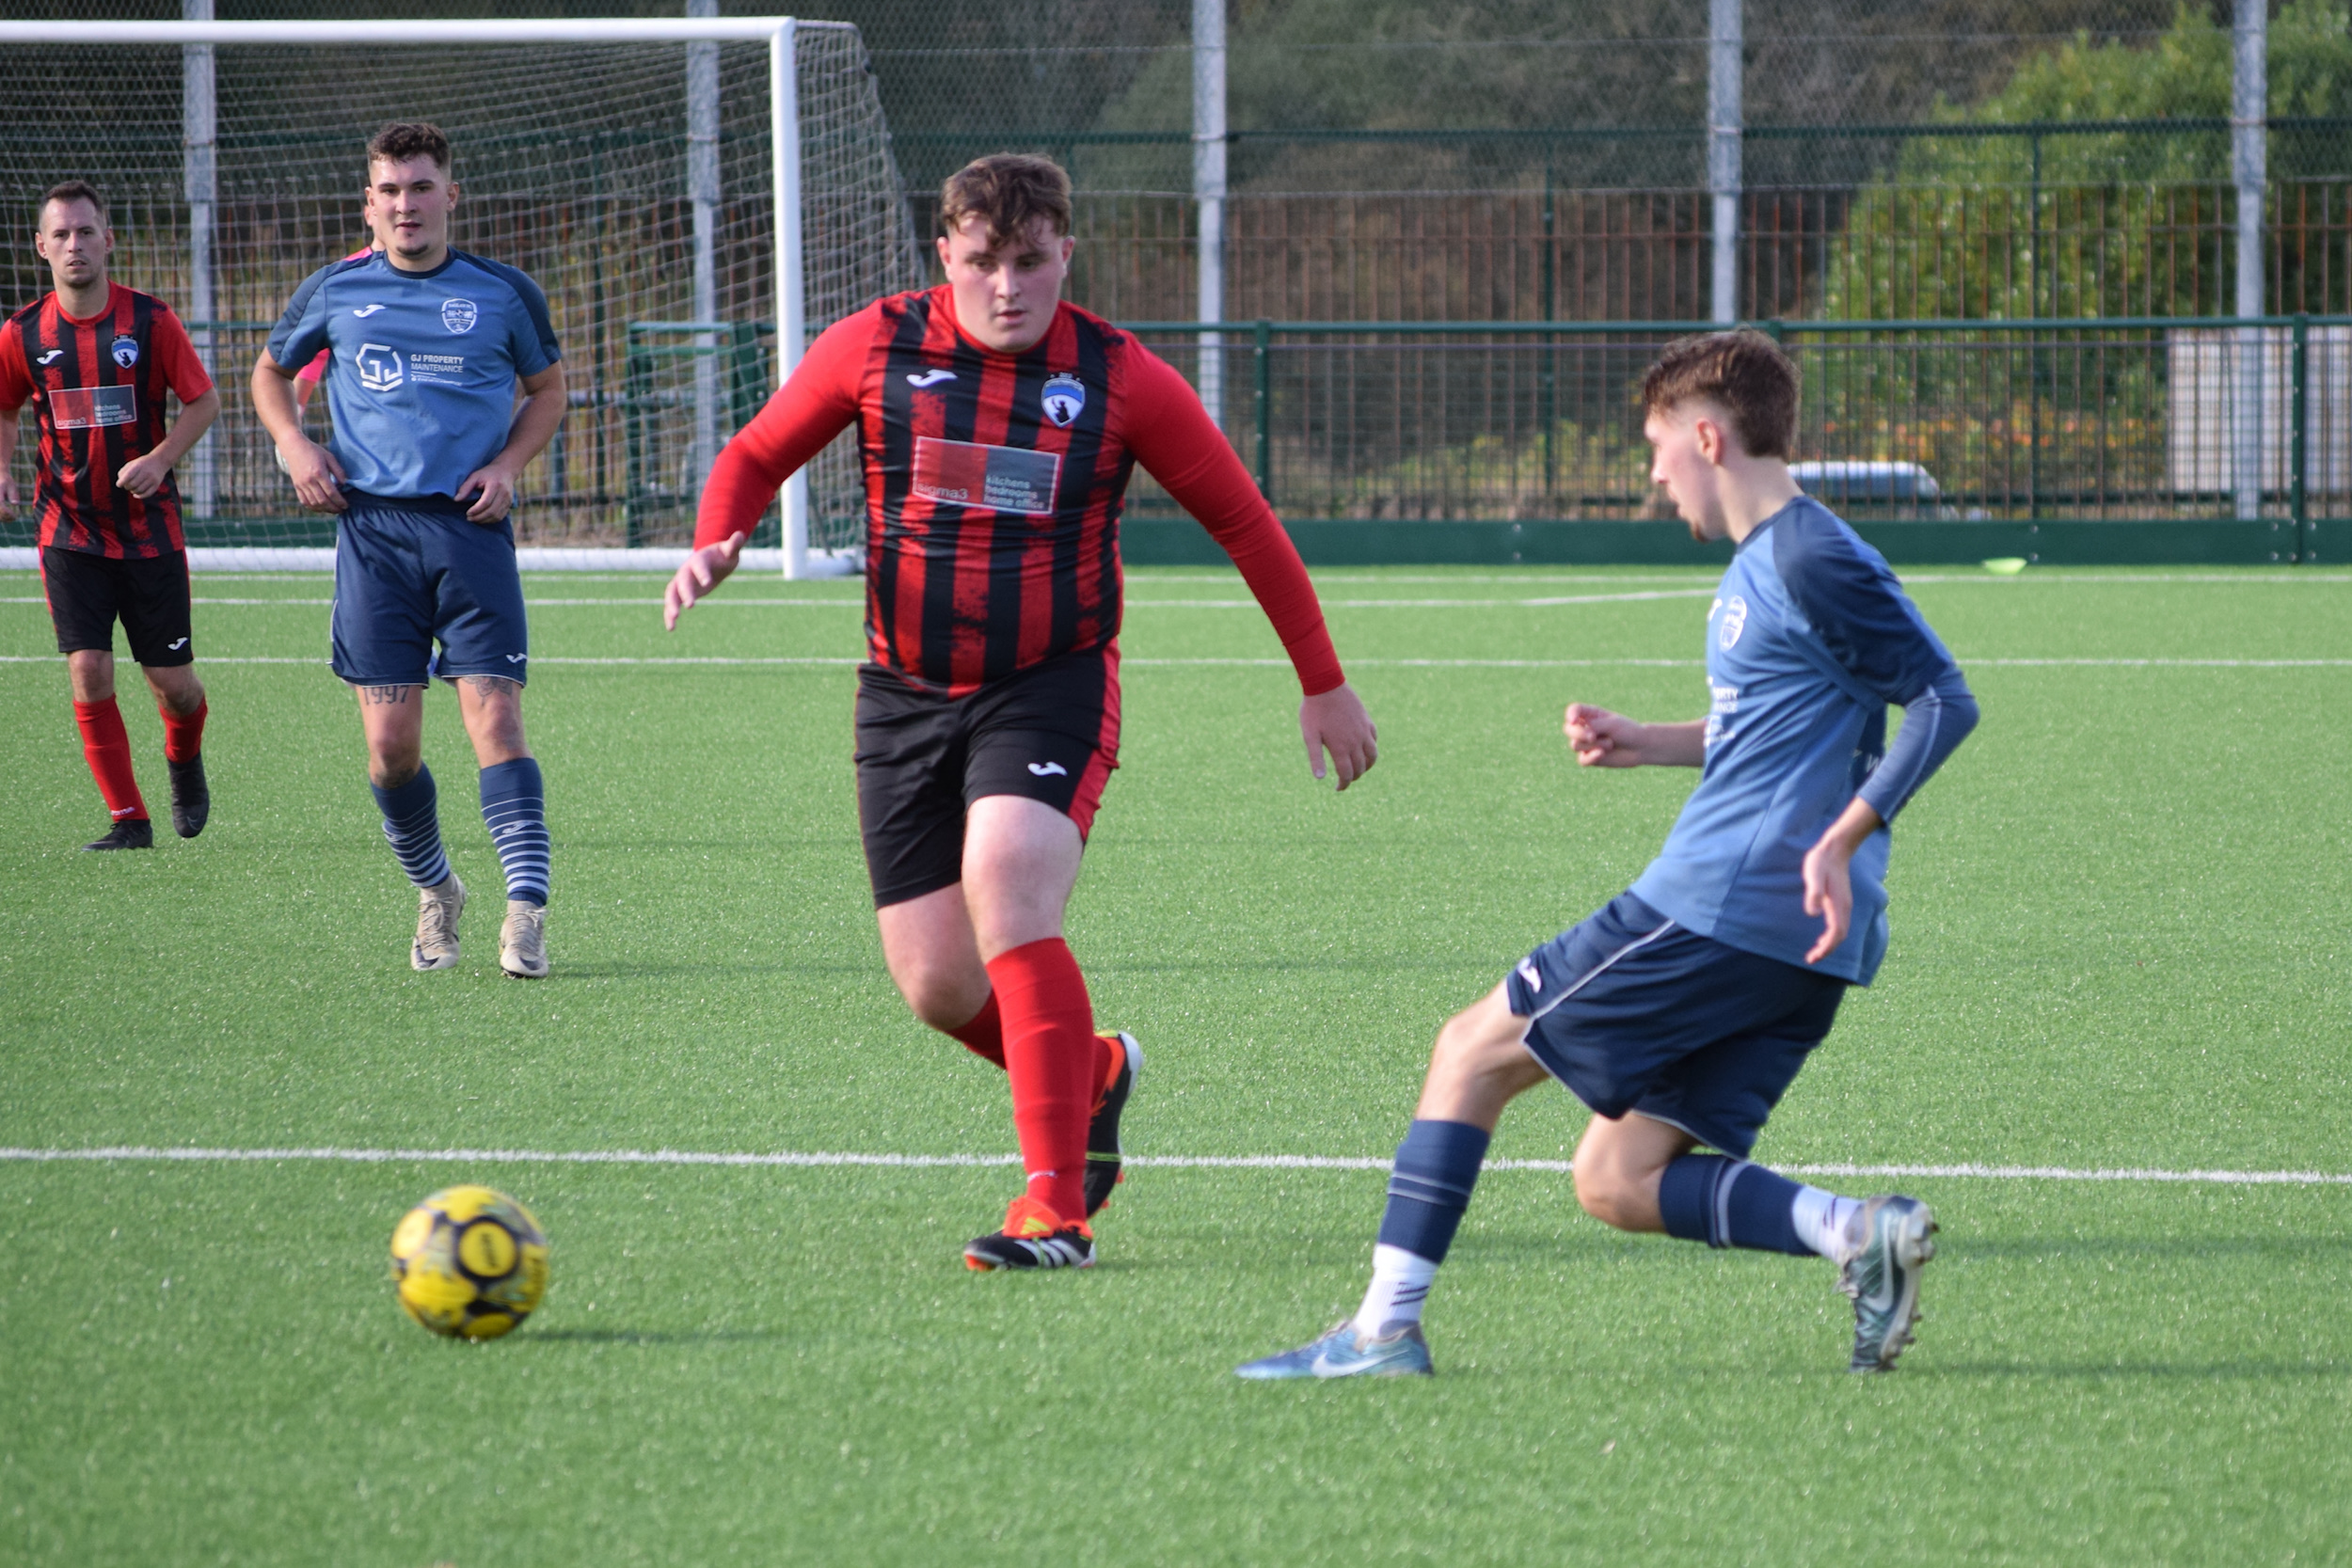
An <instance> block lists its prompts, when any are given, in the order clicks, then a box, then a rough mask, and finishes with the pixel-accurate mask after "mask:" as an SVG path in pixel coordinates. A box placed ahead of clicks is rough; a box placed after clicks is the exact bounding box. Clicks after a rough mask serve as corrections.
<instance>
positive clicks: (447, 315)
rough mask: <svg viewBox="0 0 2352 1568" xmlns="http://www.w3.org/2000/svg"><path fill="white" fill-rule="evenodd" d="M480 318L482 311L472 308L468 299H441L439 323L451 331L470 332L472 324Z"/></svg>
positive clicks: (471, 302)
mask: <svg viewBox="0 0 2352 1568" xmlns="http://www.w3.org/2000/svg"><path fill="white" fill-rule="evenodd" d="M481 319H482V312H481V311H479V310H477V309H474V303H473V301H472V300H470V299H445V300H443V301H441V325H443V326H446V327H448V328H449V329H450V330H451V331H452V332H471V331H472V330H473V324H474V323H476V322H478V321H480V320H481Z"/></svg>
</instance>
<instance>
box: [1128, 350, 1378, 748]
mask: <svg viewBox="0 0 2352 1568" xmlns="http://www.w3.org/2000/svg"><path fill="white" fill-rule="evenodd" d="M1119 397H1120V404H1119V405H1118V406H1119V413H1118V415H1117V416H1116V417H1117V419H1118V420H1119V424H1120V432H1121V434H1122V435H1123V436H1124V437H1125V439H1126V442H1127V450H1128V451H1131V452H1133V453H1134V454H1135V457H1136V462H1138V463H1140V464H1142V465H1143V468H1144V471H1145V472H1146V473H1149V474H1150V475H1151V476H1152V478H1153V479H1156V480H1158V481H1159V482H1160V483H1161V485H1162V486H1164V487H1165V488H1166V489H1167V491H1168V494H1169V495H1171V496H1173V497H1175V498H1176V501H1177V504H1178V505H1180V506H1182V507H1183V508H1184V510H1185V511H1186V512H1189V513H1191V514H1192V515H1193V516H1194V517H1196V518H1197V519H1199V521H1200V526H1201V527H1202V528H1205V529H1207V530H1208V531H1209V536H1210V537H1211V538H1213V539H1215V540H1216V542H1217V544H1218V545H1219V546H1222V547H1223V548H1224V550H1225V553H1226V554H1227V555H1229V556H1231V557H1232V561H1233V564H1234V565H1235V566H1237V567H1239V568H1240V569H1241V576H1242V580H1243V581H1244V582H1246V583H1248V585H1249V592H1250V593H1251V594H1253V595H1255V596H1256V598H1257V601H1258V603H1259V605H1260V607H1261V608H1263V610H1265V613H1266V619H1267V620H1269V621H1271V622H1272V623H1273V624H1274V630H1275V634H1276V635H1277V636H1279V638H1281V640H1282V647H1283V650H1284V651H1285V652H1286V653H1288V654H1289V655H1290V657H1291V665H1292V667H1293V668H1294V669H1295V670H1296V671H1297V672H1298V680H1299V685H1300V687H1301V688H1302V689H1304V690H1305V691H1306V693H1307V697H1306V700H1305V701H1304V702H1302V703H1300V704H1299V705H1298V728H1299V733H1300V734H1301V736H1303V737H1304V738H1305V740H1306V743H1307V767H1308V768H1309V770H1310V771H1311V772H1312V773H1313V774H1314V776H1315V777H1316V778H1317V779H1321V778H1323V777H1324V776H1325V775H1324V757H1325V755H1326V753H1328V754H1329V756H1330V759H1331V766H1332V767H1333V768H1335V769H1336V770H1337V772H1338V775H1339V787H1340V788H1342V789H1345V788H1346V787H1347V786H1348V785H1349V784H1354V783H1355V782H1356V781H1357V780H1358V779H1359V778H1361V777H1363V775H1364V772H1365V770H1366V769H1368V768H1371V767H1372V765H1373V764H1374V763H1375V762H1376V761H1378V760H1379V757H1380V748H1379V743H1378V735H1377V732H1375V729H1374V727H1373V722H1372V716H1371V715H1370V714H1368V713H1366V712H1365V711H1364V705H1363V700H1362V699H1361V698H1359V697H1358V696H1357V695H1356V693H1355V691H1354V689H1352V688H1350V687H1349V686H1348V685H1347V681H1346V677H1345V675H1344V673H1343V672H1342V671H1341V669H1340V657H1339V655H1338V653H1337V652H1335V651H1334V650H1333V648H1332V646H1331V634H1330V631H1329V629H1328V628H1327V627H1326V626H1325V625H1324V623H1323V606H1322V604H1321V603H1320V602H1319V601H1318V600H1317V599H1316V597H1315V587H1314V583H1313V582H1312V581H1311V579H1310V578H1308V576H1307V567H1306V564H1305V562H1301V561H1300V560H1299V559H1298V549H1297V546H1295V545H1293V544H1292V543H1291V538H1290V535H1289V534H1288V533H1287V532H1285V531H1283V529H1282V524H1281V520H1280V519H1279V518H1278V517H1276V516H1275V515H1274V509H1273V508H1272V507H1270V506H1268V505H1267V504H1266V500H1265V498H1264V497H1263V496H1262V495H1260V494H1259V493H1258V486H1257V484H1256V483H1254V482H1253V481H1252V480H1251V479H1250V477H1249V473H1248V469H1246V468H1244V467H1242V466H1241V460H1240V459H1239V458H1238V457H1236V456H1234V455H1233V449H1232V444H1231V443H1230V442H1228V441H1227V440H1226V439H1225V433H1224V432H1223V431H1220V430H1219V429H1217V428H1216V424H1215V422H1213V421H1212V420H1210V418H1209V415H1208V411H1207V410H1206V409H1204V408H1202V407H1201V406H1200V396H1199V395H1198V394H1197V393H1195V392H1194V391H1193V389H1192V387H1191V385H1190V384H1189V383H1187V382H1186V381H1185V380H1184V377H1183V376H1181V375H1179V374H1177V373H1176V371H1175V369H1174V367H1172V366H1170V365H1169V364H1168V362H1167V361H1166V360H1164V359H1161V358H1160V357H1159V356H1156V355H1154V354H1152V353H1151V352H1150V351H1148V350H1146V349H1143V348H1141V347H1135V348H1133V349H1131V350H1130V352H1129V355H1128V357H1127V361H1126V366H1125V374H1124V378H1123V384H1122V385H1121V386H1120V388H1119Z"/></svg>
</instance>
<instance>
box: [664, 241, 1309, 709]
mask: <svg viewBox="0 0 2352 1568" xmlns="http://www.w3.org/2000/svg"><path fill="white" fill-rule="evenodd" d="M852 421H855V422H856V423H857V425H858V444H859V449H860V451H861V453H862V456H863V462H864V467H865V475H866V642H867V646H868V648H869V650H870V657H872V658H873V660H874V662H876V663H877V664H881V665H882V666H884V667H885V668H887V669H890V670H892V671H895V672H897V673H898V674H899V675H900V676H901V677H903V678H904V679H906V680H907V681H908V682H909V683H911V684H913V685H916V686H919V687H922V688H925V689H930V690H935V691H940V692H944V693H946V694H947V695H949V696H951V697H961V696H963V695H966V694H967V693H969V692H972V691H974V690H977V689H978V688H979V687H981V686H982V685H984V684H986V683H988V682H991V681H995V680H1001V679H1003V678H1004V677H1005V676H1007V675H1009V674H1011V673H1013V672H1015V671H1017V670H1023V669H1026V668H1028V667H1029V666H1030V665H1033V664H1037V663H1041V662H1042V661H1043V660H1046V659H1049V658H1054V657H1059V656H1060V655H1063V654H1070V653H1080V652H1085V651H1088V650H1090V649H1094V648H1099V647H1105V646H1108V645H1110V644H1111V643H1112V642H1113V641H1116V639H1117V638H1118V636H1119V626H1120V563H1119V518H1120V507H1121V505H1122V504H1123V502H1124V500H1125V497H1126V489H1127V480H1128V477H1129V475H1130V474H1131V473H1133V471H1134V468H1135V465H1136V464H1137V463H1141V464H1142V465H1143V467H1144V468H1145V469H1146V470H1147V471H1148V472H1149V473H1150V474H1151V475H1152V478H1154V479H1156V480H1158V481H1159V482H1160V483H1161V484H1162V485H1164V486H1165V487H1166V488H1167V490H1168V493H1169V494H1170V495H1172V496H1174V497H1175V498H1176V499H1177V502H1178V503H1179V504H1180V505H1182V506H1183V507H1184V510H1185V511H1187V512H1189V513H1191V514H1192V515H1193V516H1195V517H1197V518H1199V519H1200V523H1201V524H1202V526H1204V527H1205V528H1207V529H1208V531H1209V532H1210V534H1211V535H1212V536H1213V537H1214V538H1215V539H1216V542H1217V543H1218V544H1219V545H1221V546H1224V549H1225V551H1226V553H1227V554H1228V555H1230V556H1232V559H1233V563H1234V564H1235V565H1236V566H1238V567H1240V568H1241V574H1242V578H1243V579H1244V580H1245V581H1246V582H1248V585H1249V590H1250V592H1251V593H1252V594H1255V595H1256V596H1257V599H1258V603H1259V604H1260V605H1261V606H1262V607H1263V609H1264V610H1265V612H1266V616H1267V618H1268V619H1269V620H1271V621H1272V622H1273V623H1274V628H1275V630H1276V632H1277V633H1278V634H1279V636H1280V637H1281V639H1282V645H1283V647H1284V648H1285V649H1286V650H1287V651H1288V652H1289V654H1290V657H1291V663H1292V665H1293V666H1294V667H1295V669H1296V670H1297V672H1298V679H1299V684H1300V686H1301V687H1302V688H1304V689H1305V690H1306V692H1307V693H1308V695H1310V696H1312V695H1315V694H1317V693H1320V692H1324V691H1328V690H1331V689H1334V688H1336V687H1337V686H1339V685H1340V684H1341V682H1342V681H1343V680H1344V679H1345V676H1344V675H1343V673H1341V670H1340V661H1339V656H1338V654H1337V653H1335V652H1334V651H1333V649H1332V647H1331V638H1330V634H1329V632H1328V631H1327V630H1326V629H1325V626H1324V624H1323V608H1322V606H1321V604H1320V603H1319V602H1318V601H1317V600H1316V598H1315V591H1314V585H1313V584H1312V583H1311V582H1310V581H1309V580H1308V578H1307V569H1306V567H1305V565H1304V564H1302V563H1301V562H1300V561H1299V559H1298V551H1297V550H1296V548H1295V547H1294V546H1292V544H1291V540H1290V535H1289V534H1288V533H1286V532H1284V531H1283V529H1282V525H1281V523H1280V522H1279V520H1277V518H1276V517H1275V515H1274V512H1273V509H1272V508H1270V507H1269V506H1267V505H1266V503H1265V499H1264V498H1263V496H1261V495H1260V494H1259V493H1258V487H1257V486H1256V484H1254V483H1251V481H1250V478H1249V475H1248V472H1247V471H1246V470H1245V469H1244V468H1243V467H1242V466H1241V462H1240V460H1239V459H1238V458H1236V457H1235V456H1234V455H1233V450H1232V447H1231V446H1229V445H1228V444H1227V443H1226V440H1225V436H1224V435H1223V433H1222V432H1220V431H1219V430H1218V429H1217V428H1216V425H1215V424H1213V423H1211V422H1210V420H1209V416H1208V413H1207V411H1206V410H1204V409H1203V408H1202V407H1201V406H1200V398H1199V397H1198V396H1196V395H1195V394H1194V392H1193V390H1192V388H1191V386H1190V385H1189V384H1187V383H1186V382H1185V380H1184V377H1183V376H1181V375H1179V374H1178V373H1177V372H1176V371H1175V369H1174V367H1172V366H1170V365H1169V364H1168V362H1167V361H1166V360H1163V359H1161V358H1160V357H1159V356H1156V355H1154V354H1153V353H1152V351H1151V350H1149V349H1147V348H1145V347H1144V346H1143V345H1142V344H1141V343H1140V342H1138V341H1136V339H1135V338H1134V337H1132V336H1131V335H1129V334H1128V333H1125V332H1121V331H1120V330H1119V329H1118V328H1117V327H1115V326H1112V325H1110V324H1109V323H1107V322H1105V321H1104V320H1102V319H1101V318H1100V317H1098V316H1094V315H1091V314H1089V312H1087V311H1085V310H1081V309H1077V308H1076V307H1075V306H1072V305H1067V304H1065V305H1062V306H1061V307H1059V309H1057V311H1056V313H1055V316H1054V321H1053V325H1051V326H1050V327H1048V328H1047V330H1046V333H1045V336H1044V337H1043V338H1041V340H1039V341H1038V342H1037V343H1036V344H1035V345H1033V346H1032V347H1030V348H1028V349H1027V350H1025V351H1024V352H1023V353H1021V354H1018V355H1010V354H995V353H992V352H990V351H988V350H986V349H983V348H981V347H980V346H979V345H978V344H977V343H975V342H973V341H971V340H970V339H969V338H967V337H965V336H964V335H963V334H962V333H961V331H960V330H959V329H958V327H957V325H956V320H955V308H954V305H953V304H952V302H951V298H950V295H949V293H948V291H947V290H946V288H944V287H943V288H936V289H930V290H927V291H923V292H920V293H904V294H895V295H892V296H890V297H888V298H885V299H881V300H877V301H876V302H875V303H874V304H872V305H869V306H867V307H866V309H863V310H860V311H858V312H857V313H856V314H855V315H853V316H850V317H847V318H845V319H843V320H842V321H839V322H836V323H834V325H832V326H831V327H828V328H827V329H826V330H825V331H824V333H823V334H822V335H820V336H819V337H818V340H817V341H816V342H815V343H813V344H811V345H810V347H809V351H808V354H807V356H806V357H805V358H803V360H802V361H801V363H800V366H799V368H798V369H796V370H795V371H794V372H793V373H792V377H791V379H790V380H789V381H788V382H787V384H786V385H785V387H784V388H782V389H781V390H780V391H778V392H777V393H776V395H775V396H774V397H773V398H771V399H770V400H769V403H768V405H767V406H766V407H765V408H763V409H761V410H760V413H759V416H758V417H757V418H756V419H755V420H752V422H751V423H750V424H748V425H746V426H745V427H744V428H743V429H742V430H741V431H739V433H738V434H737V435H736V436H735V438H734V439H733V440H732V441H730V442H728V443H727V446H726V449H725V450H724V451H722V452H721V453H720V454H719V460H718V462H717V463H716V464H715V465H713V467H712V468H711V473H710V482H709V483H708V484H707V486H705V488H704V490H703V497H702V507H701V512H700V515H699V516H698V518H697V520H696V526H695V530H694V543H695V546H697V547H700V546H705V545H714V544H718V543H720V542H721V541H723V540H724V539H726V538H728V537H729V536H731V535H733V534H738V533H748V532H750V531H751V530H752V527H753V525H754V524H755V523H756V522H757V521H758V520H759V515H760V514H761V513H762V512H764V511H765V510H767V506H768V503H769V501H770V500H771V499H773V498H774V496H775V494H776V491H777V490H778V489H779V488H780V487H781V486H782V485H783V483H784V482H785V481H786V480H787V478H789V477H790V476H791V475H792V473H793V472H794V471H795V470H796V469H798V468H800V467H802V466H803V464H805V463H807V462H808V461H809V460H810V459H811V458H813V457H815V456H816V455H817V454H818V452H819V451H823V450H824V448H825V446H826V445H827V444H828V443H829V442H831V441H832V440H833V438H834V436H838V435H839V434H840V433H841V432H842V431H844V430H846V429H847V428H849V426H850V423H851V422H852Z"/></svg>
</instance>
